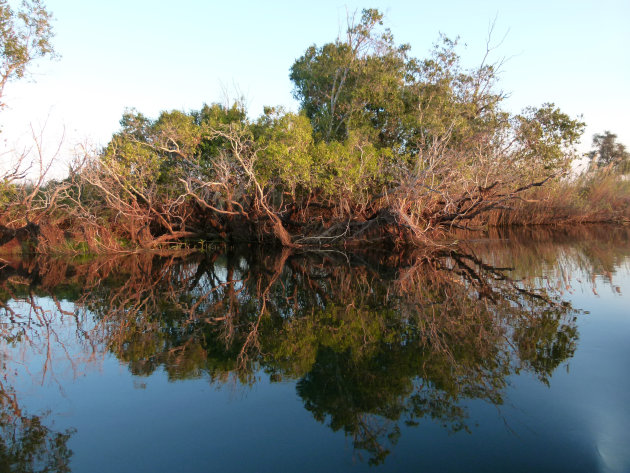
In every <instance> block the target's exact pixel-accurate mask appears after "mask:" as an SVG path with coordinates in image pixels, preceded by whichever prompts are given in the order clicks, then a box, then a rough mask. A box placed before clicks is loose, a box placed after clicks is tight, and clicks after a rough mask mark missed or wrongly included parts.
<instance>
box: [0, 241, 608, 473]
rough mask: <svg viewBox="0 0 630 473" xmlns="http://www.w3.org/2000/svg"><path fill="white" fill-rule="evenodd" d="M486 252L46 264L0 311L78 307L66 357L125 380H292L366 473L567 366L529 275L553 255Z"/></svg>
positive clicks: (553, 308) (554, 316) (13, 275)
mask: <svg viewBox="0 0 630 473" xmlns="http://www.w3.org/2000/svg"><path fill="white" fill-rule="evenodd" d="M613 243H614V242H613ZM498 244H499V245H500V244H504V243H498ZM567 245H568V243H567ZM614 246H615V245H614V244H611V247H614ZM496 250H497V248H496V247H490V248H489V253H486V252H485V249H484V247H483V245H477V246H473V245H468V246H463V245H462V246H460V247H459V249H457V250H454V249H449V250H444V251H443V252H441V253H438V254H435V253H433V254H431V255H417V254H413V255H405V254H397V253H391V252H390V253H387V254H384V255H382V256H378V255H376V254H371V255H365V254H359V253H356V254H341V253H324V252H315V253H308V254H297V253H294V254H291V253H290V252H289V251H285V252H283V253H282V254H274V253H273V252H270V251H268V252H266V253H264V252H263V253H254V254H252V253H251V252H250V253H249V254H244V253H238V252H236V251H227V252H225V253H223V254H220V253H215V254H211V255H210V254H208V255H201V254H186V253H179V254H176V253H163V254H159V253H143V254H140V255H137V256H134V257H130V256H126V257H124V258H121V259H118V258H110V259H108V260H106V261H101V260H95V261H92V262H90V263H77V262H59V261H56V262H51V261H50V260H47V259H45V258H43V259H40V260H36V261H31V262H28V263H20V264H14V265H12V266H6V267H5V268H4V269H2V270H0V283H1V284H0V286H2V293H1V296H2V297H1V298H0V301H2V303H3V304H4V305H5V307H8V306H9V305H10V304H8V301H9V300H23V301H28V300H30V301H32V302H33V304H35V305H36V303H37V296H42V295H45V294H49V295H50V296H55V295H56V294H60V295H59V298H61V297H63V298H66V299H71V300H73V301H75V303H76V305H77V306H79V307H82V308H83V311H77V314H76V326H77V329H76V333H77V336H78V341H79V343H81V344H83V345H84V349H85V350H91V351H93V352H98V351H110V352H112V353H114V354H115V355H116V356H117V357H118V358H119V359H120V360H122V361H124V362H126V363H127V364H128V366H129V369H130V370H131V371H132V372H133V373H134V374H136V375H149V374H151V373H153V372H154V371H155V370H156V369H158V368H162V369H164V370H165V371H166V372H167V373H168V375H169V377H170V378H171V379H186V378H195V377H206V378H208V379H209V380H211V381H212V382H215V383H224V382H226V381H227V380H228V379H231V378H238V379H240V381H241V382H244V383H251V382H254V381H255V377H254V376H253V374H255V373H256V372H257V370H259V369H260V368H262V369H263V370H264V371H265V372H266V373H267V374H268V375H269V376H270V379H272V380H280V379H283V378H288V379H297V380H298V383H297V390H298V394H299V395H300V396H301V398H302V399H303V401H304V404H305V407H306V409H308V410H309V411H310V412H311V413H312V414H313V416H314V417H315V418H316V419H317V420H318V421H320V422H325V423H326V424H327V425H329V426H330V428H331V429H333V430H339V431H343V432H344V433H345V434H346V435H348V436H349V437H350V438H352V440H353V444H354V446H355V447H356V448H357V449H358V450H362V451H365V452H367V453H368V454H369V455H370V461H371V462H373V463H378V462H381V461H383V460H384V459H385V457H386V455H387V453H388V452H389V450H390V449H391V448H392V445H393V444H395V442H396V440H397V438H398V436H399V435H400V432H401V427H402V426H403V425H417V424H419V423H420V422H421V421H422V420H423V419H432V420H433V421H435V422H438V423H439V424H440V425H442V426H443V427H444V428H446V429H448V430H451V431H460V430H468V429H469V428H470V427H469V426H468V425H467V416H468V413H467V410H466V408H465V401H466V400H471V399H481V400H485V401H487V402H491V403H493V404H497V405H500V404H501V403H502V402H503V398H504V389H505V386H506V383H507V381H506V380H507V377H508V376H510V375H512V374H516V373H519V372H521V371H528V372H531V373H533V374H535V375H536V376H537V377H538V378H539V379H540V380H541V381H542V382H544V383H549V382H550V379H551V376H552V374H553V372H554V370H555V369H556V368H557V367H558V366H559V365H560V364H561V363H563V362H564V361H566V360H568V359H569V358H571V357H572V356H573V353H574V352H575V349H576V342H577V337H578V334H577V330H576V325H575V317H574V311H573V310H572V309H571V308H570V307H569V306H568V305H566V304H564V303H563V302H562V298H561V297H562V290H558V289H556V287H555V284H553V282H552V281H547V283H546V284H544V285H543V286H544V287H543V288H541V287H540V286H541V284H540V280H539V278H540V276H541V275H542V272H541V271H542V269H541V267H540V266H536V265H535V264H534V265H533V264H532V261H535V255H536V254H537V253H541V252H542V254H543V257H545V258H546V259H547V260H549V261H551V260H553V258H554V256H553V254H552V249H551V248H550V247H549V248H547V247H544V246H543V248H542V249H540V248H539V247H538V246H536V247H529V249H528V247H527V246H519V247H517V248H516V249H515V251H514V252H513V253H512V255H513V256H512V258H511V259H510V261H507V262H506V261H501V258H500V255H501V253H500V251H499V252H497V251H496ZM598 251H600V252H602V253H605V251H603V249H602V248H600V250H598ZM571 254H572V253H571V252H570V251H565V250H563V256H562V257H558V256H555V258H556V261H555V264H560V265H561V264H568V265H571V264H576V263H574V261H579V264H580V265H586V263H585V261H592V263H591V264H592V267H595V268H596V267H599V266H598V264H603V263H598V260H597V259H596V258H595V256H593V255H594V254H595V253H594V252H593V251H590V252H587V254H588V255H589V256H588V258H586V257H584V256H583V254H584V251H581V250H580V251H579V252H578V256H577V257H576V259H575V260H571V259H570V258H569V256H570V255H571ZM497 255H498V256H497ZM514 255H515V256H514ZM567 255H569V256H567ZM580 255H582V256H580ZM493 258H494V259H493ZM589 258H590V260H589ZM606 264H607V263H606ZM26 268H28V270H27V269H26ZM557 272H561V271H560V269H557ZM549 274H554V273H549V272H548V273H547V275H549ZM51 275H53V276H54V277H52V276H51ZM55 281H56V282H55ZM62 281H63V282H62ZM57 288H58V289H59V291H57ZM57 307H59V304H57ZM59 308H60V307H59ZM7 315H8V316H10V315H11V314H9V313H7ZM13 317H14V320H15V322H16V323H17V322H19V320H17V319H15V317H18V318H19V314H16V313H14V314H13ZM13 326H14V327H16V326H18V325H13ZM24 330H26V329H24ZM6 335H8V332H6V333H5V336H6ZM23 336H28V331H27V330H26V331H23Z"/></svg>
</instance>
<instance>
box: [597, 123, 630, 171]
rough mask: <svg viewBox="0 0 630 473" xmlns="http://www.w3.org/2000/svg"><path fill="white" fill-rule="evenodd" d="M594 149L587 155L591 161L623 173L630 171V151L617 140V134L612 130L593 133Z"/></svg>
mask: <svg viewBox="0 0 630 473" xmlns="http://www.w3.org/2000/svg"><path fill="white" fill-rule="evenodd" d="M592 148H593V149H592V151H590V152H589V153H588V154H587V156H588V158H589V159H590V160H591V163H593V164H595V165H597V167H600V168H603V167H606V166H611V167H613V168H615V170H617V171H618V172H619V173H621V174H627V173H630V152H628V151H627V150H626V147H625V145H623V144H622V143H618V142H617V135H615V134H614V133H611V132H610V131H605V132H604V134H602V135H600V134H595V135H593V145H592Z"/></svg>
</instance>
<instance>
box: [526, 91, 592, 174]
mask: <svg viewBox="0 0 630 473" xmlns="http://www.w3.org/2000/svg"><path fill="white" fill-rule="evenodd" d="M515 121H516V125H515V132H516V140H517V142H518V143H519V144H520V146H521V148H520V150H519V151H520V155H519V158H520V160H521V161H522V162H523V163H525V164H527V165H531V166H537V165H538V166H542V167H543V168H544V169H546V170H554V169H567V167H568V166H569V164H570V161H571V159H573V158H575V157H576V156H577V155H576V151H575V145H576V144H577V143H578V142H579V139H580V136H581V135H582V132H583V131H584V126H585V123H583V122H581V121H580V120H577V119H572V118H570V117H569V116H568V115H567V114H565V113H563V112H562V111H560V109H559V108H557V107H556V106H555V105H554V104H552V103H546V104H543V105H542V106H541V107H540V108H534V107H528V108H526V109H525V110H524V112H523V114H521V115H517V116H516V117H515Z"/></svg>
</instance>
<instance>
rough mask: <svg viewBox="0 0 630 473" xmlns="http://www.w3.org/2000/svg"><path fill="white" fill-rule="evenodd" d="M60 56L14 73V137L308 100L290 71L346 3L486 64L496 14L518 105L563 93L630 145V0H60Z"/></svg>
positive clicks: (82, 132) (402, 37) (414, 42)
mask: <svg viewBox="0 0 630 473" xmlns="http://www.w3.org/2000/svg"><path fill="white" fill-rule="evenodd" d="M45 3H46V5H47V7H48V9H49V10H51V11H52V12H53V14H54V17H55V23H54V25H55V31H56V38H55V41H54V43H55V46H56V49H57V51H58V53H59V54H60V55H61V58H60V59H59V60H57V61H54V62H49V61H40V62H39V63H38V65H37V67H36V68H35V69H34V74H33V76H32V78H31V80H30V81H22V82H17V83H13V84H10V85H9V86H8V87H7V90H6V94H5V97H4V99H5V102H7V103H8V105H9V108H8V109H7V110H4V111H3V112H2V113H1V114H0V125H1V126H2V129H3V132H2V134H1V135H0V137H2V138H3V139H4V140H5V146H12V145H13V144H14V143H18V142H19V141H20V139H22V138H23V137H24V136H25V135H27V134H28V130H29V126H30V124H33V126H34V128H35V129H38V130H39V129H41V128H42V127H43V124H44V123H46V136H47V137H48V138H47V139H48V140H49V141H50V142H52V143H55V142H56V141H57V140H58V136H59V134H60V133H61V129H62V128H63V129H65V141H66V146H70V145H73V144H75V143H77V142H83V141H86V140H87V141H90V142H92V143H97V144H103V143H105V142H106V141H107V139H108V138H109V137H110V136H111V134H112V132H114V131H115V130H116V129H117V128H118V121H119V119H120V117H121V114H122V112H123V111H124V109H125V108H126V107H135V108H136V109H138V110H139V111H141V112H143V113H145V114H146V115H149V116H156V115H157V114H158V113H159V111H160V110H164V109H182V110H190V109H196V108H199V107H200V106H201V105H202V104H203V103H204V102H214V101H222V100H223V97H224V91H226V90H227V92H228V93H229V95H230V96H232V97H234V96H236V95H238V94H242V95H243V96H244V97H245V100H246V103H247V104H248V107H249V113H250V115H251V116H253V117H255V116H257V115H258V114H259V113H260V112H261V111H262V107H263V106H264V105H284V106H285V107H287V108H289V109H293V110H296V109H297V104H296V103H295V101H294V100H293V98H292V94H291V91H292V85H291V82H290V81H289V78H288V72H289V68H290V66H291V64H292V63H293V61H294V60H295V59H296V58H297V57H299V56H300V55H301V54H302V53H303V51H304V50H305V49H306V48H307V47H308V46H309V45H311V44H313V43H315V44H322V43H324V42H328V41H332V40H334V39H335V38H336V36H337V34H338V33H339V32H340V31H343V30H344V29H345V27H344V25H345V21H346V12H347V11H350V12H352V11H354V10H357V9H359V10H360V9H361V8H365V7H375V8H379V9H380V10H381V11H383V12H384V13H385V15H386V25H387V26H389V27H390V28H391V30H392V33H393V34H394V37H395V39H396V41H397V42H399V43H409V44H411V46H412V54H413V55H415V56H417V57H425V56H426V55H427V53H428V51H429V49H430V47H431V44H432V43H433V42H434V41H435V40H436V39H437V38H438V35H439V33H440V32H442V33H445V34H446V35H448V36H450V37H456V36H459V37H460V38H461V40H460V41H461V45H462V47H461V48H460V53H461V55H462V58H463V60H464V63H465V64H468V65H471V66H473V65H475V64H478V63H479V61H480V60H481V58H482V57H483V54H484V52H485V40H486V36H487V32H488V27H489V23H491V22H492V20H493V19H494V18H495V17H496V25H495V30H494V39H495V41H497V42H498V41H499V40H500V39H502V38H503V36H505V35H506V36H505V40H504V41H503V43H502V44H501V45H500V47H499V48H498V49H497V50H496V51H495V52H494V57H493V59H495V60H498V59H501V58H502V57H505V58H508V60H507V61H506V63H505V64H504V66H503V72H502V75H501V81H500V85H501V88H502V89H503V90H504V91H505V92H508V93H509V94H510V97H509V99H508V100H507V102H506V107H507V108H508V109H509V110H511V111H513V112H516V111H520V110H521V109H522V108H523V107H525V106H527V105H540V104H542V103H544V102H554V103H556V105H558V106H560V107H561V108H562V109H563V110H564V111H565V112H567V113H569V114H570V115H572V116H577V115H579V114H582V115H583V119H584V120H585V121H586V122H587V124H588V125H589V126H588V128H587V132H586V134H585V138H584V140H583V141H584V144H583V148H584V149H588V148H589V146H590V141H591V135H592V134H593V133H596V132H602V131H604V130H611V131H613V132H615V133H617V134H618V135H619V138H620V141H622V142H624V143H625V144H627V145H628V146H630V125H629V124H630V120H628V118H627V114H628V110H630V93H629V92H628V86H629V85H630V54H629V53H628V50H627V48H628V45H630V27H629V26H628V25H629V24H630V0H600V1H580V0H573V1H564V0H559V1H552V0H547V1H539V0H534V1H528V2H523V1H515V2H508V1H502V2H499V1H490V0H485V1H484V0H477V1H474V2H472V1H450V2H421V1H415V2H411V1H377V2H371V3H358V2H354V1H353V2H345V3H343V2H340V1H332V0H323V1H317V2H299V1H292V2H288V1H276V2H249V1H238V0H234V1H221V2H215V1H205V2H204V1H193V0H180V1H179V2H159V1H146V0H125V1H122V0H109V1H107V2H94V1H79V0H75V1H69V0H47V1H46V2H45Z"/></svg>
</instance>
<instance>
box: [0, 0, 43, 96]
mask: <svg viewBox="0 0 630 473" xmlns="http://www.w3.org/2000/svg"><path fill="white" fill-rule="evenodd" d="M51 20H52V16H51V14H50V12H48V11H47V10H46V8H45V7H44V5H43V3H42V2H41V0H25V1H23V2H22V5H21V8H20V9H19V10H18V11H15V10H13V9H12V8H11V6H10V5H9V2H8V0H0V98H1V97H2V94H3V92H4V88H5V86H6V84H7V83H8V82H10V81H12V80H14V79H21V78H22V77H24V76H25V75H26V74H27V71H28V67H29V66H30V65H31V63H32V62H33V61H34V60H35V59H37V58H40V57H44V56H51V55H53V54H54V50H53V47H52V43H51V40H52V37H53V31H52V24H51ZM0 105H1V104H0Z"/></svg>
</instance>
